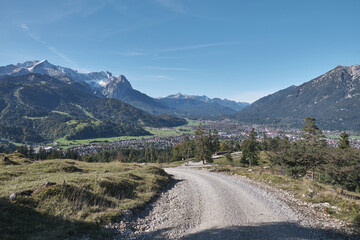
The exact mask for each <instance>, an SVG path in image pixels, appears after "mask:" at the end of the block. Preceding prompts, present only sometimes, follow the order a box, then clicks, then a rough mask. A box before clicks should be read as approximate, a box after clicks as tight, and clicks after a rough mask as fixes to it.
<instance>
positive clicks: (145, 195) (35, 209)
mask: <svg viewBox="0 0 360 240" xmlns="http://www.w3.org/2000/svg"><path fill="white" fill-rule="evenodd" d="M0 159H2V156H0ZM10 159H11V161H12V164H4V162H3V161H2V160H0V239H64V238H65V237H66V236H69V235H70V236H71V235H72V234H75V233H76V232H77V233H79V232H89V231H90V232H91V231H92V230H98V229H99V227H100V226H101V225H102V224H104V223H107V222H109V221H112V220H116V219H118V218H119V217H120V216H121V210H124V209H137V208H141V207H142V206H144V204H145V203H147V202H149V201H150V200H151V199H152V198H153V197H154V196H155V195H156V193H157V192H158V191H159V190H160V189H161V188H163V187H164V186H165V185H166V184H167V182H168V176H167V175H166V173H165V172H164V171H163V170H162V169H160V168H157V167H154V166H148V165H138V164H123V163H119V162H112V163H85V162H79V161H74V160H46V161H30V160H28V159H26V158H20V157H18V156H16V155H10ZM64 181H65V182H66V184H65V185H63V182H64ZM46 182H56V183H57V185H55V186H50V187H47V188H44V189H41V190H40V191H38V192H34V193H33V194H32V195H31V196H20V197H17V199H16V200H15V201H10V200H9V196H10V194H12V193H15V192H18V191H23V190H32V189H34V188H36V187H39V186H41V185H43V184H44V183H46Z"/></svg>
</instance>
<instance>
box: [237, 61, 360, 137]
mask: <svg viewBox="0 0 360 240" xmlns="http://www.w3.org/2000/svg"><path fill="white" fill-rule="evenodd" d="M234 116H235V118H236V119H238V120H240V121H244V122H251V123H267V124H272V123H275V124H281V125H286V126H295V127H301V126H302V125H303V124H304V118H305V117H314V118H316V119H317V123H318V125H319V126H320V127H321V128H323V129H329V130H335V129H339V130H354V131H360V66H359V65H353V66H337V67H336V68H334V69H332V70H331V71H329V72H327V73H325V74H323V75H321V76H319V77H317V78H315V79H313V80H311V81H309V82H305V83H303V84H302V85H300V86H290V87H288V88H286V89H283V90H281V91H278V92H276V93H274V94H270V95H268V96H266V97H263V98H261V99H259V100H257V101H255V102H254V103H253V104H251V105H250V106H249V107H247V108H245V109H243V110H242V111H241V112H239V113H237V114H235V115H234Z"/></svg>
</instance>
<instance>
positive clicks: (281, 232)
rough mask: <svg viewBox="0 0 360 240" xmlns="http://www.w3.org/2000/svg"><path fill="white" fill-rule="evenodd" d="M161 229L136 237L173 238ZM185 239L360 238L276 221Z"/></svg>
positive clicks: (209, 232) (198, 234)
mask: <svg viewBox="0 0 360 240" xmlns="http://www.w3.org/2000/svg"><path fill="white" fill-rule="evenodd" d="M169 230H171V229H161V230H157V231H153V232H150V233H146V234H144V235H142V236H141V235H140V236H138V238H137V239H173V238H171V236H170V237H169V236H167V235H166V232H167V231H169ZM181 239H185V240H216V239H226V240H228V239H230V240H235V239H270V240H271V239H360V236H359V235H354V234H353V235H349V234H346V233H340V232H337V231H334V230H323V229H318V228H308V227H303V226H299V225H298V224H296V223H288V222H278V223H264V224H260V225H256V226H234V227H227V228H218V229H207V230H203V231H200V232H197V233H193V234H189V235H187V236H185V237H183V238H181Z"/></svg>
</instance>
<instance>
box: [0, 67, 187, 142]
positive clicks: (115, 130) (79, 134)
mask: <svg viewBox="0 0 360 240" xmlns="http://www.w3.org/2000/svg"><path fill="white" fill-rule="evenodd" d="M140 123H141V124H144V125H145V126H152V127H163V126H178V125H182V124H185V123H186V121H185V120H183V119H180V118H175V117H169V116H153V115H151V114H149V113H146V112H144V111H142V110H139V109H137V108H134V107H132V106H130V105H129V104H126V103H123V102H121V101H119V100H117V99H107V98H103V97H98V96H95V95H94V94H92V93H91V92H88V91H87V90H83V88H82V86H81V83H78V82H73V81H67V82H64V81H61V80H58V79H55V78H52V77H50V76H47V75H43V74H34V73H29V74H26V75H21V76H7V77H3V78H1V79H0V125H1V126H0V136H1V137H4V138H9V139H11V140H15V141H32V142H41V141H43V140H46V139H55V138H60V137H64V136H67V137H68V138H69V139H83V138H96V137H113V136H121V135H135V136H138V135H147V134H149V133H148V132H147V131H145V130H144V129H143V127H142V125H141V124H140Z"/></svg>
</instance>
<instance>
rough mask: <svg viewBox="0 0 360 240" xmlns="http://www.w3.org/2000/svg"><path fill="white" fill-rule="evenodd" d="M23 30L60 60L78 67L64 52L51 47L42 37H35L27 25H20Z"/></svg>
mask: <svg viewBox="0 0 360 240" xmlns="http://www.w3.org/2000/svg"><path fill="white" fill-rule="evenodd" d="M20 27H21V29H22V30H23V31H24V32H25V33H26V34H28V36H29V37H31V38H32V39H33V40H35V41H37V42H39V43H41V44H42V45H44V46H45V47H46V48H47V49H49V50H50V51H51V52H53V53H54V54H56V55H57V56H59V57H60V58H62V59H64V60H65V61H66V62H68V63H70V64H72V65H75V66H77V64H76V63H75V62H74V61H72V60H71V59H70V58H68V57H67V56H66V55H65V54H63V53H62V52H60V51H58V50H56V48H54V47H51V46H49V45H48V44H47V43H46V42H45V41H44V40H42V39H41V38H40V37H38V36H37V35H35V34H34V33H33V32H31V31H30V28H29V26H28V25H27V24H21V25H20Z"/></svg>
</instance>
